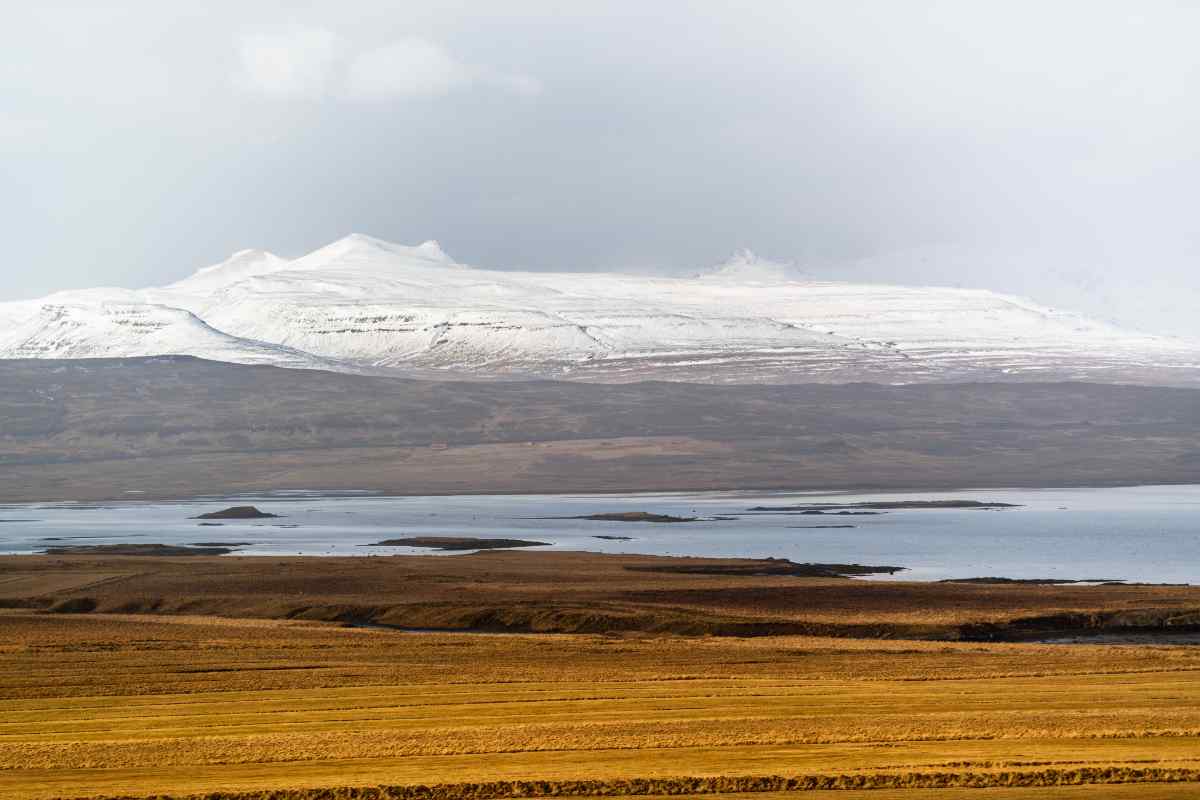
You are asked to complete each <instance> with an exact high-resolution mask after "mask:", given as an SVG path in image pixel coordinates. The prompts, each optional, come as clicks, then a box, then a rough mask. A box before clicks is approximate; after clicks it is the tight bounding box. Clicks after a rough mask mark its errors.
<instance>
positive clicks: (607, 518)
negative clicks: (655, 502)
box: [538, 511, 699, 522]
mask: <svg viewBox="0 0 1200 800" xmlns="http://www.w3.org/2000/svg"><path fill="white" fill-rule="evenodd" d="M538 519H590V520H594V521H596V522H695V521H696V520H697V519H699V517H673V516H671V515H670V514H652V513H650V512H649V511H612V512H608V513H604V514H586V515H584V516H582V517H539V518H538Z"/></svg>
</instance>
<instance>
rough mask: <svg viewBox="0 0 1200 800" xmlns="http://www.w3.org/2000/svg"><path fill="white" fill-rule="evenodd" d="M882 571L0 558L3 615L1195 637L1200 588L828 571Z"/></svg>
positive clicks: (392, 560) (396, 559)
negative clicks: (12, 611)
mask: <svg viewBox="0 0 1200 800" xmlns="http://www.w3.org/2000/svg"><path fill="white" fill-rule="evenodd" d="M890 569H892V568H889V567H862V566H858V565H840V566H839V565H827V564H826V565H801V564H794V563H792V562H790V561H786V560H781V559H764V560H754V559H705V558H666V557H656V556H641V555H602V554H596V553H582V552H553V551H550V552H537V551H528V550H509V551H504V550H493V551H488V552H479V553H473V554H468V555H456V556H445V557H428V556H383V557H357V558H296V557H288V558H275V557H255V558H231V557H205V556H188V557H186V558H169V557H152V556H135V557H121V556H105V555H74V556H10V557H3V558H0V606H8V607H16V608H27V609H40V610H50V611H56V610H57V611H79V610H88V611H96V612H102V613H158V614H168V613H174V614H179V613H187V614H209V615H217V616H226V617H251V618H260V619H304V620H320V621H336V622H343V623H354V624H373V625H387V626H394V627H400V628H421V629H426V628H440V629H470V630H490V631H510V632H513V631H522V632H555V633H609V632H616V631H635V632H648V633H676V634H725V635H767V634H788V635H801V634H803V635H820V636H857V637H864V636H865V637H905V638H924V639H941V640H959V639H972V640H1003V639H1029V638H1046V637H1049V636H1055V635H1080V634H1088V633H1102V632H1103V633H1113V632H1122V631H1128V632H1186V631H1195V630H1197V629H1200V587H1190V586H1149V585H1129V586H1124V585H1102V586H1094V585H1040V584H1027V583H924V582H915V581H903V580H870V581H863V580H852V579H847V578H843V577H838V574H839V573H841V574H859V573H869V572H880V571H883V572H886V571H888V570H890ZM901 574H902V573H901Z"/></svg>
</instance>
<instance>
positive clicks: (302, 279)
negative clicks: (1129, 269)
mask: <svg viewBox="0 0 1200 800" xmlns="http://www.w3.org/2000/svg"><path fill="white" fill-rule="evenodd" d="M0 331H2V332H0V357H4V358H80V357H113V356H135V355H168V354H184V355H195V356H200V357H204V358H211V359H215V360H221V361H231V362H237V363H255V364H263V363H266V364H278V365H280V366H294V367H301V366H302V367H316V368H324V369H330V368H333V369H346V370H373V369H394V370H405V371H407V372H410V373H412V374H419V375H428V374H447V373H450V374H454V375H461V376H477V377H488V378H493V377H533V376H540V377H559V378H580V379H587V380H599V381H620V380H636V379H666V380H701V381H728V382H807V381H848V380H872V381H881V382H897V381H937V380H966V379H996V378H1011V379H1019V378H1029V377H1039V378H1044V379H1062V378H1072V379H1089V380H1149V381H1155V382H1167V383H1181V384H1200V343H1196V342H1190V341H1184V340H1179V339H1173V338H1170V337H1159V336H1150V335H1145V334H1139V333H1134V332H1129V331H1125V330H1121V329H1118V328H1115V327H1113V326H1111V325H1107V324H1104V323H1100V322H1097V321H1094V320H1091V319H1088V318H1086V317H1083V316H1081V315H1078V314H1072V313H1069V312H1061V311H1056V310H1051V309H1048V308H1045V307H1043V306H1041V305H1039V304H1037V303H1035V302H1033V301H1030V300H1026V299H1023V298H1017V297H1009V296H1005V295H1001V294H996V293H993V292H987V291H981V290H969V289H951V288H928V287H905V286H887V285H875V284H853V283H839V282H830V281H812V280H806V279H805V278H804V277H803V275H802V274H801V273H800V272H799V271H798V270H797V269H795V268H794V267H791V266H788V265H781V264H774V263H771V262H768V261H763V260H761V259H758V258H757V257H755V256H754V255H753V254H752V253H750V252H749V251H744V252H742V253H739V254H736V255H735V256H734V258H733V259H731V260H730V261H729V262H728V263H726V264H725V265H722V266H721V267H719V268H716V269H715V270H708V271H703V272H699V273H698V274H696V275H695V276H694V277H691V278H651V277H642V276H636V275H626V274H602V273H580V272H553V273H550V272H509V271H496V270H484V269H475V268H469V267H465V266H463V265H460V264H458V263H456V262H455V261H454V260H453V259H452V258H450V257H449V256H448V255H447V254H446V253H445V252H444V251H443V250H442V248H441V246H440V245H438V243H437V242H433V241H429V242H425V243H423V244H420V245H417V246H413V247H409V246H403V245H397V244H393V243H390V242H386V241H383V240H381V239H375V238H373V237H369V236H364V235H360V234H352V235H350V236H347V237H345V238H342V239H339V240H338V241H336V242H333V243H332V244H329V245H326V246H325V247H322V248H320V249H318V250H315V251H313V252H312V253H309V254H307V255H305V256H302V257H300V258H297V259H294V260H287V259H283V258H280V257H279V256H275V255H273V254H271V253H268V252H265V251H261V250H244V251H241V252H239V253H235V254H234V255H233V256H231V257H230V258H229V259H228V260H226V261H224V262H222V263H220V264H215V265H213V266H211V267H206V268H204V269H202V270H199V271H198V272H196V273H195V274H194V275H192V276H191V277H189V278H186V279H184V280H182V281H178V282H176V283H173V284H171V285H169V286H165V287H162V288H157V289H143V290H125V289H89V290H82V291H75V292H60V293H58V294H56V295H53V296H51V297H48V298H44V299H43V300H40V301H27V302H21V303H3V304H0Z"/></svg>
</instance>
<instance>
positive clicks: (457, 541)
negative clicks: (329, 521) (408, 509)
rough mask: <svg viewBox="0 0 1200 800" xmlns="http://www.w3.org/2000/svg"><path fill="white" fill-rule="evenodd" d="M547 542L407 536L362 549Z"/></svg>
mask: <svg viewBox="0 0 1200 800" xmlns="http://www.w3.org/2000/svg"><path fill="white" fill-rule="evenodd" d="M549 545H550V543H549V542H530V541H526V540H525V539H477V538H475V537H473V536H407V537H404V538H401V539H384V540H383V541H382V542H374V543H373V544H365V545H363V547H427V548H429V549H431V550H448V551H452V550H507V549H509V548H513V547H548V546H549Z"/></svg>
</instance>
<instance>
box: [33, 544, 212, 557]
mask: <svg viewBox="0 0 1200 800" xmlns="http://www.w3.org/2000/svg"><path fill="white" fill-rule="evenodd" d="M232 552H233V550H232V549H231V548H229V547H183V546H180V545H172V544H73V545H63V546H61V547H47V548H46V555H48V556H223V555H226V554H228V553H232Z"/></svg>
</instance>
